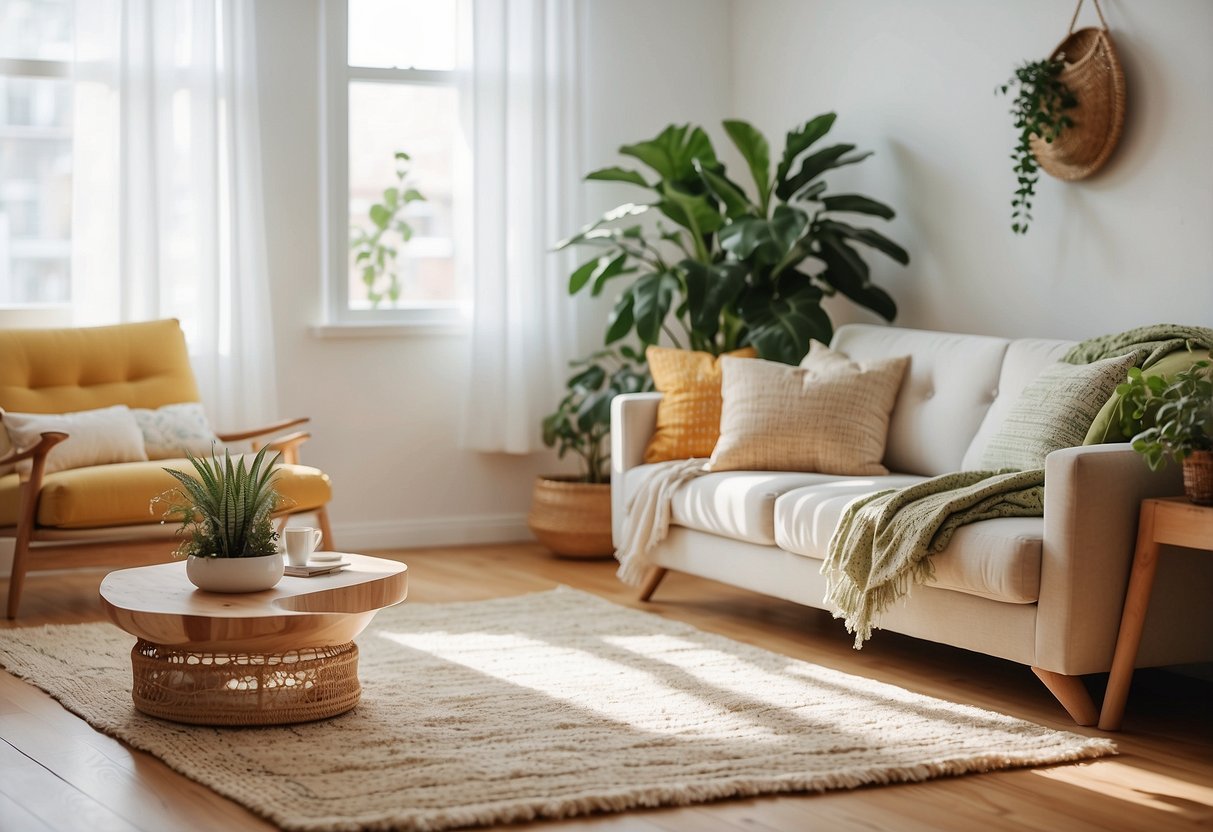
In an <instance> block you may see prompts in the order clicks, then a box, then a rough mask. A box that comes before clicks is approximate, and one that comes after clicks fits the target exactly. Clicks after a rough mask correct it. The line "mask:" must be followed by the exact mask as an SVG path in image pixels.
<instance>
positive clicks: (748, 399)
mask: <svg viewBox="0 0 1213 832" xmlns="http://www.w3.org/2000/svg"><path fill="white" fill-rule="evenodd" d="M814 350H815V351H816V352H817V356H816V357H815V356H814ZM909 363H910V359H909V358H908V357H905V356H903V357H900V358H888V359H883V360H880V361H873V362H871V363H866V364H856V363H854V362H852V361H849V360H847V359H846V358H845V357H843V356H841V355H839V354H838V353H835V352H832V351H830V350H829V349H828V348H827V347H825V346H824V345H821V344H815V345H814V346H813V347H812V349H811V350H810V353H809V355H808V357H807V358H806V359H805V362H804V364H805V365H806V366H801V367H789V366H788V365H786V364H778V363H775V362H773V361H763V360H761V359H735V358H728V357H725V358H722V359H721V368H722V371H723V382H722V384H721V396H722V399H723V407H722V410H721V418H720V441H718V442H717V443H716V449H715V450H714V451H713V452H712V458H711V461H710V462H709V464H708V468H709V470H711V471H737V470H741V471H815V472H818V473H822V474H839V475H854V476H878V475H882V474H887V473H888V469H886V468H885V467H884V465H882V464H881V462H880V460H881V458H882V457H883V456H884V446H885V438H886V436H887V434H888V429H889V414H890V413H891V412H892V410H893V404H894V402H896V401H897V391H898V389H899V388H900V387H901V379H902V377H903V376H904V375H905V371H906V367H907V366H908V365H909Z"/></svg>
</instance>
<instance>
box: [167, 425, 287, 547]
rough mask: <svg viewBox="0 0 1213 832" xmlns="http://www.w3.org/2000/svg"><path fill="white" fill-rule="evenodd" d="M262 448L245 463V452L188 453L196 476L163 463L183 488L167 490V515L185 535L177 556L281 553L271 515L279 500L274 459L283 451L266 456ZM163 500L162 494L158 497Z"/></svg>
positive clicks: (264, 449)
mask: <svg viewBox="0 0 1213 832" xmlns="http://www.w3.org/2000/svg"><path fill="white" fill-rule="evenodd" d="M268 450H269V449H268V448H262V449H261V450H259V451H258V452H257V455H256V456H254V457H253V464H252V465H251V466H249V467H246V466H245V459H244V457H243V456H241V457H239V458H238V460H237V461H233V460H232V455H231V453H229V452H227V451H225V452H224V455H223V460H222V461H221V460H220V459H219V458H218V457H217V456H216V455H215V452H214V451H213V450H212V451H211V458H210V459H209V460H208V459H199V458H197V457H195V456H193V455H192V454H190V455H188V458H189V461H190V464H191V465H192V466H193V467H194V471H195V472H196V474H197V476H194V475H192V474H189V473H183V472H181V471H174V470H173V469H171V468H165V469H164V470H165V471H167V472H168V473H169V474H170V475H172V476H173V477H174V478H175V479H176V480H177V482H179V483H180V487H179V488H176V489H174V490H173V491H171V492H169V495H168V497H167V500H168V502H169V504H170V507H169V509H168V510H167V511H166V512H165V514H164V517H165V519H166V520H171V521H176V522H180V523H181V534H183V535H186V539H185V540H183V541H182V543H181V545H180V546H178V547H177V551H176V554H177V556H178V557H188V556H191V555H192V556H194V557H205V558H255V557H261V556H264V555H273V554H277V552H278V534H277V532H275V531H274V525H273V523H272V522H271V520H270V515H271V514H273V511H274V508H275V507H276V506H277V505H278V501H279V494H278V491H277V490H276V489H275V488H274V480H275V479H276V476H277V469H275V468H274V465H275V463H277V462H278V460H279V459H280V458H281V456H282V455H281V454H275V455H274V456H273V457H271V458H269V459H268V460H267V458H266V451H268ZM158 499H159V498H158Z"/></svg>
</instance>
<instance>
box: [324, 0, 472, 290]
mask: <svg viewBox="0 0 1213 832" xmlns="http://www.w3.org/2000/svg"><path fill="white" fill-rule="evenodd" d="M455 6H456V3H455V0H349V6H348V9H349V11H348V21H347V23H348V33H349V37H348V51H347V61H348V76H347V77H348V79H349V81H348V88H347V93H348V95H347V103H348V130H349V132H348V150H349V159H348V174H349V179H348V181H349V222H350V226H351V239H357V238H358V237H359V232H363V233H367V234H375V233H377V232H379V231H380V229H379V227H378V226H377V224H376V222H375V220H374V219H373V218H372V209H373V207H374V206H376V205H380V204H385V193H384V192H385V191H386V190H388V189H390V188H395V187H397V185H398V184H401V186H402V188H403V189H406V190H407V189H410V188H411V189H415V190H416V191H418V192H419V193H420V194H421V195H422V196H424V197H425V198H424V199H423V200H413V201H410V202H409V203H408V204H407V205H405V206H404V208H403V209H402V210H401V213H400V216H401V218H402V219H403V220H404V222H405V223H407V225H408V226H409V228H410V229H411V236H409V238H408V239H407V240H406V239H404V238H403V237H402V236H401V235H400V234H399V233H398V232H397V231H396V230H395V229H394V227H393V226H392V225H389V226H388V227H387V228H386V229H385V230H383V231H382V233H383V242H384V243H385V244H386V245H387V246H389V247H392V248H394V249H395V250H396V252H397V256H396V258H395V259H394V261H393V260H392V259H391V258H389V259H387V260H386V261H385V262H384V263H382V264H378V263H370V264H368V263H366V262H355V252H354V250H353V248H351V250H350V256H349V272H348V287H349V295H348V303H349V308H350V309H352V310H358V309H370V308H379V309H383V308H400V309H408V308H417V307H435V306H439V307H440V306H446V305H453V304H455V303H456V302H458V301H459V300H460V294H461V292H460V288H459V286H458V285H457V282H456V278H455V267H454V244H453V241H452V237H453V216H452V209H453V194H452V190H453V189H452V182H453V149H454V145H455V137H456V131H457V127H458V124H457V122H458V101H457V94H456V91H455V84H454V67H455V59H456V54H455V49H456V11H455ZM398 152H404V153H407V154H408V155H409V157H410V159H409V161H408V162H407V166H408V169H409V175H408V177H407V178H406V179H405V181H404V182H403V183H398V181H397V176H396V171H397V158H396V154H397V153H398ZM377 213H378V215H379V217H380V220H381V221H382V218H383V216H384V214H383V212H382V211H380V212H377ZM368 269H370V271H368ZM390 269H395V270H396V277H397V280H398V282H397V285H398V286H399V290H400V291H399V294H398V297H396V298H392V297H377V296H379V295H382V290H383V288H384V287H385V286H386V285H387V284H388V282H389V281H388V276H387V275H386V273H385V270H390ZM368 290H369V291H368Z"/></svg>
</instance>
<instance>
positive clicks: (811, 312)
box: [739, 276, 834, 364]
mask: <svg viewBox="0 0 1213 832" xmlns="http://www.w3.org/2000/svg"><path fill="white" fill-rule="evenodd" d="M803 277H804V282H803V283H801V285H800V286H798V287H796V288H795V289H794V290H793V291H791V292H786V293H780V294H779V295H776V294H775V292H774V291H773V290H772V289H770V288H768V287H764V288H762V289H758V290H755V291H751V292H748V293H747V294H746V295H745V297H744V298H743V299H742V301H741V303H740V305H739V310H740V311H741V313H742V315H743V316H744V317H745V319H746V321H747V322H749V324H750V333H749V339H750V343H752V344H753V345H754V347H755V348H756V349H757V350H758V355H759V357H761V358H765V359H767V360H768V361H782V362H783V363H784V364H796V363H798V362H799V361H800V359H802V358H804V356H805V354H806V353H807V352H808V351H809V341H810V340H812V339H814V338H816V339H817V340H818V341H821V342H822V343H825V344H828V343H829V342H830V339H831V338H832V337H833V334H834V328H833V325H832V324H831V323H830V316H829V315H827V314H826V313H825V310H823V309H822V308H821V298H822V292H821V290H820V289H818V288H817V287H816V286H814V285H813V284H812V281H811V280H810V279H809V278H808V277H807V276H803Z"/></svg>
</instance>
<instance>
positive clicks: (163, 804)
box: [0, 545, 1213, 832]
mask: <svg viewBox="0 0 1213 832" xmlns="http://www.w3.org/2000/svg"><path fill="white" fill-rule="evenodd" d="M387 556H389V557H398V558H400V559H402V560H404V561H405V562H407V563H408V565H409V573H410V576H411V578H410V597H409V602H408V603H426V602H440V601H454V600H469V599H480V598H492V597H497V596H505V595H517V594H521V593H526V592H534V591H538V590H544V589H548V588H551V587H552V586H554V585H556V584H566V585H569V586H573V587H577V588H580V589H584V590H587V591H590V592H594V593H596V594H598V595H601V596H603V597H605V598H608V599H610V600H612V601H616V602H619V603H623V604H628V605H630V606H640V607H643V608H645V609H648V610H650V611H651V612H652V613H653V614H655V615H662V616H665V617H668V618H673V619H678V620H681V621H685V622H689V623H691V624H693V625H695V626H697V627H700V628H702V629H705V630H711V631H714V632H717V633H720V634H722V635H725V636H728V637H730V638H733V639H736V640H738V641H743V642H748V643H750V644H755V645H758V646H760V647H763V648H766V649H769V650H773V651H776V652H778V653H783V654H785V655H788V656H793V657H796V658H799V659H805V660H808V661H812V662H816V663H818V664H822V665H826V666H828V667H833V668H837V669H839V670H843V671H846V672H849V673H855V674H859V675H862V676H867V677H870V678H874V679H879V680H881V681H884V682H891V683H894V684H898V685H901V686H903V687H906V688H909V689H911V690H915V691H919V692H921V693H925V694H930V695H933V696H938V697H941V698H944V699H950V700H953V701H957V702H965V703H969V704H973V705H977V706H979V707H984V708H989V709H992V710H995V711H1000V712H1003V713H1008V714H1013V715H1015V716H1018V717H1022V718H1025V719H1029V720H1033V721H1036V722H1039V723H1043V724H1045V725H1049V726H1051V727H1055V728H1063V729H1072V728H1073V726H1072V724H1071V723H1069V722H1068V721H1067V718H1066V715H1065V714H1064V712H1063V711H1062V710H1061V707H1060V706H1059V705H1057V703H1056V702H1055V701H1054V700H1053V698H1052V697H1051V696H1050V695H1049V694H1048V693H1047V692H1046V691H1045V689H1044V687H1043V686H1042V685H1041V684H1040V683H1039V682H1038V681H1036V679H1035V678H1034V677H1033V675H1032V673H1031V671H1030V670H1029V669H1028V668H1026V667H1022V666H1020V665H1016V664H1012V663H1009V662H1003V661H999V660H996V659H991V658H988V657H986V656H980V655H976V654H972V653H967V652H964V651H961V650H956V649H952V648H946V647H942V646H938V645H933V644H928V643H925V642H920V641H916V640H914V639H910V638H905V637H902V636H898V635H896V634H892V633H877V635H876V637H875V638H874V639H873V640H872V641H871V642H870V643H869V644H868V646H867V647H865V648H864V650H863V651H862V652H856V651H854V650H852V649H851V646H850V644H851V639H850V637H849V636H847V635H846V634H845V632H843V628H842V625H841V624H840V623H838V622H836V621H833V620H832V619H831V618H830V617H829V616H828V615H826V614H825V613H822V612H820V611H817V610H811V609H807V608H804V607H800V606H797V605H795V604H791V603H785V602H782V601H777V600H774V599H771V598H766V597H764V596H759V595H754V594H752V593H748V592H744V591H742V590H738V589H733V588H731V587H727V586H723V585H721V584H716V583H712V582H710V581H704V580H700V579H697V578H692V577H689V576H686V575H678V574H671V575H670V576H669V577H668V578H667V579H666V581H665V583H663V584H662V585H661V587H660V588H659V589H658V591H657V594H656V595H655V596H654V600H653V602H652V603H650V604H647V605H641V604H637V603H635V602H634V601H632V596H633V591H632V590H629V589H628V588H627V587H624V586H622V585H620V584H619V583H618V582H617V581H616V580H615V578H614V575H613V569H612V565H611V563H610V562H592V563H591V562H575V561H560V560H555V559H553V558H551V557H549V556H547V555H546V554H544V553H543V551H542V550H540V549H539V548H538V547H536V546H528V545H517V546H490V547H475V548H461V549H431V550H415V551H408V552H399V553H395V554H390V555H387ZM104 571H105V570H76V571H72V572H56V573H43V574H32V575H31V576H30V578H29V579H28V581H27V585H26V590H25V600H24V602H23V609H22V616H21V618H20V620H18V621H17V622H16V623H15V625H14V624H12V623H11V622H9V623H7V624H3V625H0V639H2V638H3V637H4V636H3V628H4V626H21V627H27V626H41V625H43V624H66V623H76V622H83V621H97V620H103V616H102V614H101V610H100V607H99V605H98V602H97V587H98V584H99V583H100V581H101V578H102V576H103V575H104ZM5 592H7V586H6V585H5V583H3V582H0V597H3V596H2V593H5ZM1088 681H1089V682H1090V683H1091V685H1092V688H1093V690H1094V693H1095V695H1096V697H1097V700H1098V697H1099V696H1100V695H1101V694H1102V687H1103V684H1104V681H1105V679H1104V678H1103V677H1095V678H1092V679H1090V680H1088ZM1078 730H1083V732H1084V733H1097V732H1094V731H1087V730H1085V729H1078ZM1116 740H1117V742H1118V743H1119V745H1120V749H1121V755H1120V756H1119V757H1115V758H1108V759H1104V760H1098V761H1095V762H1091V763H1085V764H1078V765H1065V766H1057V767H1053V768H1041V769H1027V770H1019V771H1009V772H999V773H993V774H982V775H970V776H966V777H958V778H953V779H943V780H935V781H931V782H928V783H918V784H907V785H897V786H883V787H871V788H863V789H857V790H853V791H839V792H831V793H827V794H821V795H806V796H796V797H773V798H760V799H747V800H732V801H723V802H719V803H714V804H709V805H703V806H696V807H690V808H683V809H661V810H650V811H643V812H631V813H627V814H622V815H602V816H596V817H591V818H585V819H579V820H573V821H550V822H544V823H535V824H529V825H525V826H515V827H509V828H510V829H515V830H518V829H540V830H545V832H555V830H569V829H574V828H576V829H579V830H580V829H591V830H596V832H606V831H607V830H639V832H655V831H656V830H667V832H670V831H673V830H687V832H701V831H703V832H714V830H722V831H723V830H777V829H788V830H802V829H829V830H841V829H865V830H885V829H887V830H916V829H922V830H928V829H929V830H952V829H955V830H966V832H967V830H972V829H982V830H1001V829H1031V830H1053V829H1058V830H1062V829H1064V830H1067V832H1070V830H1119V829H1126V830H1128V829H1140V830H1151V831H1153V830H1167V829H1197V828H1210V827H1213V685H1211V684H1209V683H1207V682H1202V681H1196V680H1193V679H1190V678H1187V677H1184V676H1179V675H1176V674H1173V673H1167V672H1162V671H1140V672H1139V673H1138V675H1137V677H1136V678H1135V679H1134V686H1133V691H1132V694H1131V696H1130V699H1129V708H1128V712H1127V715H1126V718H1125V730H1124V732H1123V733H1121V734H1119V735H1116ZM270 828H272V827H271V825H270V824H268V823H266V822H265V821H263V820H261V819H259V818H257V817H255V816H253V815H251V814H249V813H248V812H247V811H246V810H244V809H242V808H241V807H240V806H238V805H236V804H235V803H232V802H230V801H228V800H226V799H224V798H221V797H218V796H216V795H214V794H213V793H211V792H210V791H209V790H207V789H206V788H204V787H202V786H199V785H197V784H195V783H193V782H191V781H189V780H187V779H185V778H184V777H181V776H180V775H177V774H175V773H173V772H172V771H170V770H169V769H168V768H166V767H165V766H164V765H163V764H161V763H160V762H159V761H158V760H156V759H155V758H154V757H151V756H149V755H147V754H144V753H142V752H138V751H132V750H131V749H129V748H127V747H126V746H124V745H122V744H121V743H119V742H117V741H116V740H113V739H111V738H109V737H106V736H104V735H102V734H99V733H97V732H96V731H94V730H93V729H92V728H90V727H89V726H88V725H87V724H85V723H84V722H83V721H82V720H80V719H77V718H76V717H74V716H71V715H70V714H68V713H67V711H65V710H63V708H62V707H60V706H59V705H58V703H56V702H54V701H53V700H52V699H50V698H49V697H48V696H46V695H45V694H44V693H42V692H41V691H39V690H37V689H36V688H33V687H31V686H29V685H27V684H25V683H24V682H21V681H18V680H17V679H15V678H13V677H12V676H9V675H8V674H7V673H2V672H0V830H5V832H25V831H26V830H76V829H80V830H89V832H103V830H136V829H137V830H148V832H166V831H167V830H191V829H224V830H252V829H270Z"/></svg>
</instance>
